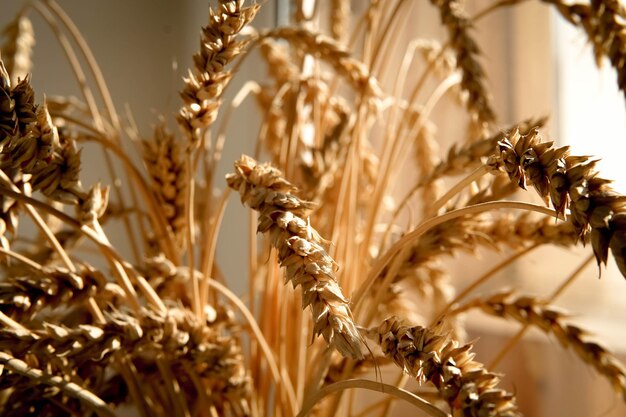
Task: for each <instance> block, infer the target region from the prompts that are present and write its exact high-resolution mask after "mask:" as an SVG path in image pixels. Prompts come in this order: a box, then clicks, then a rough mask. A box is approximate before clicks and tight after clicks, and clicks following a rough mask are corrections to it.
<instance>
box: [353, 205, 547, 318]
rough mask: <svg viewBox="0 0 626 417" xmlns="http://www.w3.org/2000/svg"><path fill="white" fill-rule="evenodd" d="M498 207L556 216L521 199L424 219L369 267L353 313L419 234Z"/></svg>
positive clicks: (465, 208) (355, 298) (476, 206)
mask: <svg viewBox="0 0 626 417" xmlns="http://www.w3.org/2000/svg"><path fill="white" fill-rule="evenodd" d="M498 209H513V210H525V211H534V212H537V213H541V214H545V215H547V216H552V217H556V216H557V213H556V212H555V211H554V210H552V209H550V208H547V207H544V206H540V205H538V204H532V203H526V202H522V201H490V202H487V203H480V204H474V205H471V206H468V207H463V208H460V209H456V210H452V211H449V212H447V213H445V214H442V215H441V216H437V217H433V218H430V219H428V220H425V221H424V222H422V223H421V224H420V225H419V226H418V227H417V228H415V229H414V230H413V231H411V232H409V233H407V234H406V235H404V236H403V237H402V238H401V239H400V240H398V241H397V242H396V243H395V244H394V245H393V246H391V247H390V248H389V249H388V250H387V252H385V253H384V254H383V255H382V256H380V257H379V258H378V260H377V261H376V263H375V264H374V265H373V266H372V268H371V269H370V272H369V274H368V276H367V278H366V280H365V281H364V282H363V283H362V284H361V286H360V287H359V289H358V291H357V293H356V294H355V296H354V302H353V305H354V311H355V313H356V311H357V308H358V307H359V304H360V302H361V301H362V299H363V297H364V296H365V294H366V293H368V292H369V290H370V289H371V287H372V285H373V284H374V281H375V280H376V279H377V278H378V276H379V275H380V273H381V272H382V271H383V269H384V268H385V267H386V266H387V265H388V264H389V262H390V261H391V260H392V259H393V257H394V256H395V255H396V254H397V253H398V252H399V251H400V250H401V249H402V248H403V247H404V246H406V245H410V244H412V243H413V242H415V241H416V240H417V239H419V237H420V236H422V235H423V234H424V233H426V232H427V231H428V230H430V229H432V228H433V227H435V226H438V225H440V224H442V223H445V222H447V221H449V220H452V219H456V218H458V217H461V216H467V215H472V214H478V213H483V212H485V211H490V210H498Z"/></svg>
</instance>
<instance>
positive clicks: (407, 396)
mask: <svg viewBox="0 0 626 417" xmlns="http://www.w3.org/2000/svg"><path fill="white" fill-rule="evenodd" d="M352 388H362V389H367V390H371V391H377V392H382V393H383V394H389V395H393V396H394V397H397V398H399V399H401V400H404V401H406V402H408V403H410V404H412V405H414V406H415V407H417V408H419V409H420V410H422V411H425V412H426V413H428V414H429V415H431V416H433V417H450V414H448V413H446V412H444V411H442V410H440V409H439V408H437V407H435V406H434V405H432V404H431V403H429V402H428V401H426V400H423V399H421V398H420V397H418V396H417V395H415V394H413V393H410V392H409V391H407V390H404V389H401V388H397V387H394V386H393V385H389V384H385V383H383V382H376V381H370V380H367V379H349V380H347V381H339V382H335V383H334V384H330V385H327V386H325V387H324V388H321V389H320V390H319V391H318V392H317V393H316V394H315V395H314V396H313V397H311V399H310V400H309V401H308V402H307V403H306V404H304V406H303V407H302V410H301V411H300V412H299V413H298V415H297V416H296V417H306V416H308V415H309V413H310V412H311V410H312V409H313V407H315V405H316V404H317V403H319V402H320V401H321V400H322V399H324V397H326V396H327V395H330V394H332V393H335V392H340V391H344V390H346V389H352Z"/></svg>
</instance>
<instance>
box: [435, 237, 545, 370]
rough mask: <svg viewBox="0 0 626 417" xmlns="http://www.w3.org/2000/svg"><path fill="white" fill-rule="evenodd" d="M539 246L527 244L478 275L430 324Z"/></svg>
mask: <svg viewBox="0 0 626 417" xmlns="http://www.w3.org/2000/svg"><path fill="white" fill-rule="evenodd" d="M539 246H541V244H539V243H537V244H535V245H533V246H529V247H527V248H524V249H521V250H519V251H518V252H517V253H515V254H513V255H512V256H509V257H508V258H506V259H505V260H504V261H502V262H500V263H499V264H497V265H496V266H494V267H493V268H491V269H490V270H489V271H487V272H485V273H484V274H482V275H481V276H480V277H478V278H477V279H475V280H474V281H473V282H472V283H471V284H470V285H468V286H467V287H466V288H464V289H463V291H461V292H460V293H458V294H457V295H456V296H455V297H454V298H453V299H452V300H451V301H450V302H448V304H446V305H445V307H443V308H442V309H441V311H440V312H439V314H437V315H436V316H435V319H434V320H433V322H432V323H431V326H433V325H434V324H435V323H437V321H439V320H441V319H442V318H443V317H444V316H445V315H446V314H447V313H449V312H450V311H451V309H452V307H453V306H454V305H455V304H457V303H458V302H459V301H461V300H462V299H463V298H465V297H467V295H468V294H470V293H471V292H472V291H474V290H475V289H476V288H478V287H479V286H481V285H482V284H484V283H485V282H487V281H488V280H489V279H491V278H492V277H493V276H494V275H495V274H496V273H498V272H500V271H501V270H503V269H504V268H506V267H507V266H509V265H511V264H512V263H513V262H515V261H517V260H518V259H519V258H521V257H523V256H524V255H527V254H528V253H529V252H531V251H533V250H535V249H537V248H538V247H539ZM489 369H491V368H489Z"/></svg>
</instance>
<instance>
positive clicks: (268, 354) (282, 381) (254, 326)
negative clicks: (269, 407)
mask: <svg viewBox="0 0 626 417" xmlns="http://www.w3.org/2000/svg"><path fill="white" fill-rule="evenodd" d="M207 283H208V284H209V285H210V286H211V287H213V288H214V289H215V290H217V291H218V292H220V293H221V294H222V295H223V296H224V297H226V298H227V299H228V301H230V302H231V303H232V304H233V305H234V306H235V307H237V309H239V311H240V312H241V314H242V315H243V317H244V318H245V319H246V321H247V322H248V324H249V325H250V330H252V334H254V336H255V337H256V340H257V342H258V343H259V347H260V348H261V350H262V351H263V354H264V355H265V360H266V361H267V365H268V366H269V368H270V371H271V374H272V377H273V379H274V382H275V383H276V385H278V386H279V387H281V388H282V389H284V390H286V392H287V397H288V398H289V406H290V407H291V412H292V414H295V411H296V407H297V406H296V394H295V391H294V389H293V385H292V383H291V380H290V379H289V377H288V376H285V375H283V376H282V378H281V373H280V371H279V368H278V364H277V363H276V358H274V354H273V353H272V350H271V349H270V347H269V345H268V343H267V340H265V337H264V336H263V332H262V331H261V329H260V328H259V325H258V323H257V322H256V320H255V318H254V316H253V315H252V313H251V312H250V310H248V307H246V305H245V304H244V303H243V302H242V301H241V299H239V297H237V296H236V295H235V294H234V293H233V292H232V291H231V290H229V289H228V288H227V287H225V286H224V285H222V284H220V283H219V282H217V281H215V280H209V281H207Z"/></svg>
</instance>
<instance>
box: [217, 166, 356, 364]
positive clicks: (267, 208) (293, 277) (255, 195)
mask: <svg viewBox="0 0 626 417" xmlns="http://www.w3.org/2000/svg"><path fill="white" fill-rule="evenodd" d="M235 171H236V172H235V173H234V174H229V175H228V176H227V177H226V180H227V182H228V186H229V187H231V188H232V189H234V190H237V191H239V193H240V195H241V200H242V201H243V202H244V203H245V204H246V205H247V206H249V207H250V208H252V209H254V210H257V211H258V212H259V221H258V223H259V226H258V231H259V232H263V233H267V234H268V235H269V237H270V241H271V244H272V246H274V247H275V248H276V250H277V252H278V260H279V262H280V265H281V266H283V267H285V281H286V282H291V283H292V285H293V286H294V287H296V286H301V287H302V305H303V307H307V306H310V307H311V314H312V315H313V323H314V326H313V332H314V333H315V334H316V335H320V334H321V335H322V336H323V337H324V339H325V340H326V342H327V343H328V344H329V345H330V346H333V347H335V348H336V349H337V350H338V351H339V352H340V353H341V354H343V355H344V356H350V357H353V358H357V359H360V358H362V357H363V355H362V353H361V339H360V336H359V333H358V331H357V329H356V326H355V325H354V322H353V320H352V313H351V311H350V307H349V306H348V300H347V299H346V297H345V296H344V295H343V294H342V292H341V288H340V287H339V284H338V283H337V279H336V278H335V275H334V270H335V267H336V264H335V261H334V260H333V259H332V258H331V257H330V255H328V253H327V252H326V250H325V249H324V247H323V240H322V238H321V237H320V236H319V234H318V233H317V231H315V229H313V228H312V227H311V226H310V225H309V224H308V222H307V221H306V220H305V219H304V217H305V216H306V215H307V213H308V212H309V211H310V210H311V208H312V207H313V204H312V203H310V202H308V201H303V200H300V199H299V198H298V197H296V196H295V195H293V194H292V192H293V191H295V187H294V186H293V185H291V184H290V183H289V182H288V181H287V180H285V179H284V178H283V176H282V173H281V172H280V171H278V170H277V169H275V168H273V167H271V166H270V165H267V164H258V163H257V162H256V161H255V160H254V159H252V158H250V157H247V156H243V157H242V158H241V159H239V160H238V161H237V162H235Z"/></svg>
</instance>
